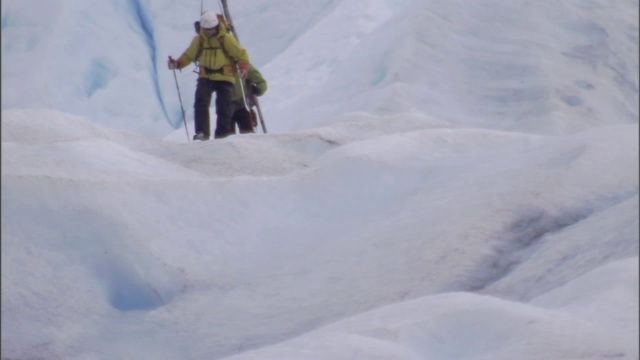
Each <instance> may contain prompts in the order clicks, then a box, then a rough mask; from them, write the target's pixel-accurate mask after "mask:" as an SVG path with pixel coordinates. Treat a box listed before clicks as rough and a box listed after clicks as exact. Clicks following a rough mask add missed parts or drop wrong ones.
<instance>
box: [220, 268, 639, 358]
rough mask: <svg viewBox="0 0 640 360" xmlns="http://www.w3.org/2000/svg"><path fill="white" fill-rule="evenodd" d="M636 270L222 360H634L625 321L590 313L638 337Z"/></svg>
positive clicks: (370, 323)
mask: <svg viewBox="0 0 640 360" xmlns="http://www.w3.org/2000/svg"><path fill="white" fill-rule="evenodd" d="M637 267H638V258H637V257H635V258H631V259H626V260H621V261H618V262H614V263H612V264H609V265H606V266H602V267H600V268H597V269H595V270H593V271H591V272H589V273H588V274H585V275H583V276H581V277H579V278H577V279H575V280H573V281H570V282H569V283H567V284H565V285H564V286H562V287H561V288H559V289H557V290H554V291H551V292H549V293H547V294H544V295H543V296H541V297H539V298H537V299H535V301H534V302H533V303H532V304H522V303H515V302H510V301H505V300H500V299H497V298H493V297H489V296H482V295H476V294H469V293H447V294H440V295H434V296H428V297H424V298H420V299H416V300H412V301H406V302H401V303H397V304H394V305H390V306H385V307H382V308H379V309H375V310H372V311H369V312H366V313H363V314H360V315H357V316H354V317H352V318H350V319H346V320H342V321H339V322H336V323H334V324H331V325H329V326H326V327H323V328H321V329H318V330H316V331H313V332H311V333H308V334H304V335H301V336H298V337H296V338H294V339H292V340H289V341H286V342H283V343H280V344H277V345H274V346H270V347H266V348H264V349H260V350H256V351H251V352H247V353H244V354H240V355H236V356H231V357H228V358H225V359H227V360H254V359H255V360H257V359H260V360H276V359H277V360H294V359H295V360H312V359H313V360H316V359H317V360H324V359H336V360H341V359H344V360H349V359H354V358H358V359H366V360H374V359H380V360H382V359H397V360H413V359H441V358H446V359H460V360H464V359H483V360H511V359H525V360H539V359H541V358H545V359H579V358H583V357H582V355H581V354H589V357H591V358H597V359H605V358H617V359H633V358H634V356H636V354H637V353H638V345H637V342H636V343H634V341H633V340H632V339H631V338H630V336H625V337H624V338H620V337H619V336H618V329H619V328H618V326H619V325H622V326H625V327H626V326H628V325H629V324H630V323H631V322H630V321H622V322H621V323H620V324H617V323H610V324H606V326H604V327H603V326H602V325H603V323H601V320H602V318H600V317H598V316H597V314H598V313H600V314H602V313H604V314H606V315H605V316H603V318H605V319H610V318H612V315H613V317H614V318H616V317H617V318H619V319H623V318H626V319H628V318H629V317H631V318H632V319H635V320H636V323H635V324H636V325H635V326H632V328H627V329H625V330H628V331H629V332H630V334H637V333H638V326H637V320H638V309H637V302H638V300H639V298H638V273H637V271H635V269H637ZM620 274H625V275H624V276H622V277H619V275H620ZM594 286H598V287H601V288H602V290H605V291H603V292H599V291H594V289H593V288H592V287H594ZM607 289H612V290H613V291H606V290H607ZM580 312H582V313H580ZM593 315H596V317H595V318H594V317H593ZM585 319H586V321H585ZM605 323H606V320H605ZM576 347H579V348H580V351H579V352H578V351H575V348H576ZM542 349H544V350H543V351H542ZM541 352H543V353H544V354H541Z"/></svg>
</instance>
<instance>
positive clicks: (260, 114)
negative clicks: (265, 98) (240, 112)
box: [251, 95, 267, 134]
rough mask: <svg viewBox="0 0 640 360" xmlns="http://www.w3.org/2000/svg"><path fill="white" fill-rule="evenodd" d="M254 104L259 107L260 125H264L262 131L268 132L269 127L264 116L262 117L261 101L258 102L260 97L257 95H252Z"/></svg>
mask: <svg viewBox="0 0 640 360" xmlns="http://www.w3.org/2000/svg"><path fill="white" fill-rule="evenodd" d="M251 100H252V101H253V104H254V105H255V106H256V109H258V117H259V118H260V126H262V132H263V133H265V134H266V133H267V127H266V126H265V125H264V117H262V109H260V103H259V102H258V97H257V96H255V95H252V99H251Z"/></svg>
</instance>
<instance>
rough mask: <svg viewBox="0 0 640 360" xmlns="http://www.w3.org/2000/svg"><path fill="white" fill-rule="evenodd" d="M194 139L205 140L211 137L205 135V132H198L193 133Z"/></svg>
mask: <svg viewBox="0 0 640 360" xmlns="http://www.w3.org/2000/svg"><path fill="white" fill-rule="evenodd" d="M193 140H201V141H205V140H209V137H208V136H207V135H205V134H204V133H197V134H195V135H193Z"/></svg>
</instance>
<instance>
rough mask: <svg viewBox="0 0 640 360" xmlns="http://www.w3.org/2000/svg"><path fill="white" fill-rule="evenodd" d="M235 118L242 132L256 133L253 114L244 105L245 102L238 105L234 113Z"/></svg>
mask: <svg viewBox="0 0 640 360" xmlns="http://www.w3.org/2000/svg"><path fill="white" fill-rule="evenodd" d="M233 120H234V122H235V123H237V124H238V129H240V134H249V133H254V132H255V130H254V129H253V124H252V122H251V114H250V113H249V112H248V111H247V109H246V108H245V107H244V104H242V105H240V106H238V107H237V110H236V112H235V113H234V114H233Z"/></svg>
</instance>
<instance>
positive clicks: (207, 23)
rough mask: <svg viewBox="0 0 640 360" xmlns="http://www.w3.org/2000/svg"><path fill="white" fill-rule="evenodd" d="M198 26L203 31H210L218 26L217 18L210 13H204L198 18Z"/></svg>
mask: <svg viewBox="0 0 640 360" xmlns="http://www.w3.org/2000/svg"><path fill="white" fill-rule="evenodd" d="M200 26H201V27H202V28H203V29H211V28H214V27H216V26H218V17H217V16H216V14H214V13H212V12H211V11H205V12H203V13H202V16H201V17H200Z"/></svg>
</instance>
